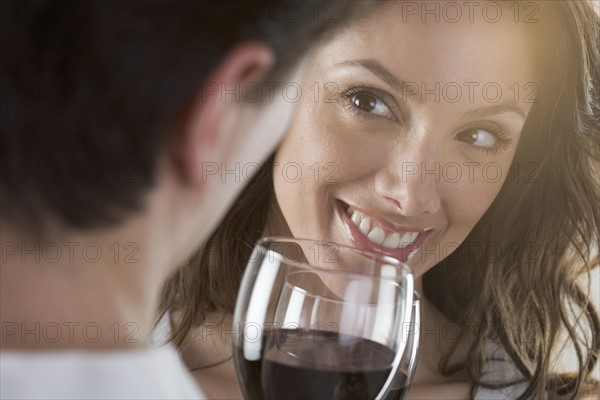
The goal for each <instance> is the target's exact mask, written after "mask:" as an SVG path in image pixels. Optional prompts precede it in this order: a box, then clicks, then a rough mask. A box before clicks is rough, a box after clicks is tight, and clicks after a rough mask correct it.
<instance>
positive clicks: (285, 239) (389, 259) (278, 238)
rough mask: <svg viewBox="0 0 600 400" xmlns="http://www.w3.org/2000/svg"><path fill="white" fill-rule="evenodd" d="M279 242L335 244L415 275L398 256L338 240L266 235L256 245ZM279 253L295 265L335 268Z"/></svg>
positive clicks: (358, 273)
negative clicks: (353, 245) (293, 258)
mask: <svg viewBox="0 0 600 400" xmlns="http://www.w3.org/2000/svg"><path fill="white" fill-rule="evenodd" d="M277 242H281V243H298V242H302V243H320V244H323V245H333V246H336V249H343V250H346V251H349V252H352V253H356V254H360V255H362V256H365V257H370V258H372V259H373V260H374V261H376V262H380V263H381V264H387V265H392V266H394V267H396V268H397V269H399V270H401V271H402V273H403V275H409V276H413V272H412V269H411V268H410V266H408V264H406V263H404V262H402V261H400V260H398V259H397V258H394V257H391V256H387V255H385V254H380V253H377V252H375V251H371V250H365V249H359V248H357V247H352V246H347V245H344V244H340V243H337V242H333V241H325V240H318V239H306V238H295V237H291V236H264V237H262V238H260V239H259V240H258V241H257V242H256V244H255V246H256V247H260V248H261V249H263V250H265V251H268V250H271V251H273V250H272V249H269V248H268V247H266V246H265V244H267V243H277ZM277 254H279V255H281V256H282V257H283V258H284V260H285V261H286V262H288V263H290V264H294V265H298V266H305V267H309V268H317V269H319V270H323V271H329V272H333V270H328V269H326V268H323V267H319V266H315V265H312V264H310V263H308V262H305V261H298V260H293V261H291V262H290V261H288V260H287V259H285V256H284V255H283V254H281V253H277ZM336 272H337V273H349V274H357V275H371V276H372V274H369V273H368V272H366V271H365V272H362V271H342V270H337V271H336Z"/></svg>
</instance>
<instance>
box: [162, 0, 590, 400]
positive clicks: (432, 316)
mask: <svg viewBox="0 0 600 400" xmlns="http://www.w3.org/2000/svg"><path fill="white" fill-rule="evenodd" d="M409 3H414V4H413V5H419V6H424V4H422V3H421V2H409ZM490 4H496V5H497V3H490ZM500 4H502V8H499V10H501V11H500V15H502V10H504V11H505V14H504V15H505V17H504V18H496V17H494V18H491V17H490V15H489V14H483V16H481V17H480V18H478V17H477V16H478V14H477V13H474V14H469V13H468V12H467V11H468V10H463V11H464V12H463V13H462V15H463V16H465V17H464V18H463V19H459V20H456V19H453V20H452V21H447V20H445V19H444V18H439V19H438V18H435V15H434V16H431V18H427V15H425V17H424V18H423V16H420V15H415V14H413V13H412V11H411V12H410V13H408V12H407V11H409V9H408V8H407V7H406V2H384V3H382V5H381V6H380V7H379V8H378V9H377V10H376V12H375V13H374V14H372V15H369V16H368V17H367V18H364V19H362V20H360V21H359V22H357V23H356V24H354V25H353V26H349V27H347V28H346V29H345V30H344V31H342V32H340V33H339V34H338V35H336V36H335V37H334V38H333V39H332V40H331V41H329V42H328V43H326V44H325V45H323V46H322V47H321V48H320V49H319V50H318V52H316V53H315V55H314V56H313V57H312V59H311V60H310V62H309V63H308V64H307V67H306V79H305V82H306V84H305V86H304V87H302V93H304V95H303V96H302V97H301V98H300V100H299V102H298V106H297V109H296V114H295V115H294V118H293V120H292V123H291V125H290V127H289V131H288V134H287V136H286V137H285V139H284V140H283V142H282V143H281V145H280V147H279V149H278V150H277V152H276V153H275V154H274V155H273V158H272V159H271V162H269V163H267V164H266V165H265V166H263V168H262V169H261V170H260V171H259V173H258V174H257V175H256V176H255V178H254V179H253V180H252V181H251V182H250V184H249V186H248V188H247V189H246V190H245V192H244V193H242V195H241V196H240V197H239V198H238V201H237V203H236V205H235V206H234V208H233V209H232V210H231V211H230V213H229V215H228V217H227V219H226V220H225V221H224V223H223V224H222V225H221V226H220V227H219V228H218V230H217V231H216V232H215V233H214V234H213V236H212V238H211V241H210V243H209V247H204V248H203V249H201V251H199V253H198V254H197V256H196V258H194V259H193V260H191V261H190V263H189V265H188V266H187V269H186V270H185V271H184V272H182V273H180V274H179V275H177V276H175V277H174V278H173V280H172V281H171V282H170V284H169V285H168V286H167V287H166V289H165V298H164V301H163V305H164V310H170V311H172V315H173V316H174V317H175V318H174V319H175V320H176V322H177V323H176V327H175V330H174V332H173V336H172V338H173V339H174V340H175V341H176V342H177V343H178V344H180V345H182V346H183V347H184V348H187V349H188V350H187V353H188V354H189V353H190V349H194V348H197V346H198V344H197V343H196V344H194V339H193V332H194V328H195V327H197V326H201V325H202V323H204V322H205V321H206V320H207V318H211V317H212V316H214V315H224V316H227V315H228V314H229V313H231V312H232V311H233V307H234V304H235V296H236V293H237V289H238V287H239V281H240V278H241V274H242V272H243V267H244V265H245V263H246V260H247V259H248V257H249V256H250V251H251V249H252V246H253V244H254V243H255V242H256V240H257V239H259V238H260V237H261V236H264V235H290V236H294V237H309V238H315V239H320V240H328V241H334V242H338V243H341V244H347V245H351V246H354V247H359V248H364V249H369V250H372V251H376V252H379V253H381V254H385V255H388V256H392V257H395V258H397V259H400V260H402V261H404V262H406V263H408V264H409V265H410V267H411V268H412V269H413V271H414V273H415V277H417V281H416V285H417V289H418V290H419V291H421V292H422V294H424V297H423V316H422V318H423V325H422V326H421V349H422V353H421V357H420V360H419V366H418V369H417V373H416V376H415V379H414V385H413V390H412V391H411V393H410V396H411V397H413V398H440V397H444V398H469V397H475V398H480V399H483V398H517V397H518V398H520V399H526V398H543V397H544V396H546V395H548V396H550V397H558V396H565V397H569V398H574V397H576V396H578V395H583V394H585V393H586V391H588V390H590V389H591V390H595V389H597V384H596V383H595V382H594V381H593V380H592V379H591V378H590V371H591V370H592V369H593V368H594V365H595V364H596V361H597V357H598V352H599V350H600V324H599V322H598V315H597V312H596V310H595V309H594V307H593V306H592V305H591V304H590V302H589V296H588V293H587V292H586V291H585V289H584V288H581V287H580V286H578V284H577V281H578V278H579V277H581V276H582V275H585V274H588V273H589V271H590V270H591V269H592V268H593V267H595V266H597V264H598V261H597V259H596V258H595V256H594V251H595V250H594V248H595V249H596V251H597V248H598V237H599V226H600V214H599V211H598V210H600V204H599V198H600V193H599V186H598V178H597V174H598V170H597V165H598V164H597V163H598V159H599V154H598V148H599V145H600V137H599V133H598V119H599V118H600V115H599V104H598V99H599V96H598V94H599V88H598V86H597V85H598V82H599V81H600V76H599V71H600V66H599V65H598V63H599V61H600V54H599V49H598V43H599V41H600V38H599V36H598V32H599V29H600V23H599V21H598V18H597V16H596V15H595V14H594V13H593V11H592V10H591V7H590V6H589V4H586V3H585V2H531V1H529V2H525V3H519V2H506V3H504V2H500ZM531 5H535V7H534V10H535V23H524V21H522V20H521V19H520V18H517V15H522V14H523V13H522V14H518V13H517V14H515V7H516V8H517V9H520V8H519V7H521V11H524V10H529V9H530V6H531ZM484 8H485V7H484ZM410 10H412V9H410ZM527 15H528V18H529V19H531V18H532V15H531V13H528V14H527ZM467 16H469V18H467ZM530 22H531V21H530ZM290 166H294V168H293V170H294V174H293V176H290ZM199 288H202V289H201V290H199ZM450 328H452V329H453V330H452V334H451V335H449V332H450V331H449V329H450ZM427 332H428V333H427ZM561 333H566V335H567V338H568V340H566V341H564V340H563V341H561V340H559V337H560V335H561ZM430 335H434V339H433V340H432V338H431V337H428V336H430ZM194 346H196V347H194ZM563 346H571V347H570V348H572V349H574V352H575V353H576V354H577V359H578V366H577V369H576V371H561V370H557V369H556V368H555V365H554V360H555V357H556V355H557V353H558V352H559V351H560V349H562V348H563ZM499 358H501V362H499V360H498V359H499ZM195 360H197V359H195ZM200 362H201V361H200ZM565 372H570V374H566V373H565ZM206 376H208V375H206V374H203V373H202V372H200V373H199V374H197V378H198V379H199V380H202V379H205V378H206ZM231 379H232V380H233V379H235V378H234V377H233V376H231ZM232 382H233V381H232ZM203 387H206V385H205V384H203ZM233 396H235V394H232V393H229V397H233ZM486 396H487V397H486ZM225 397H227V396H225Z"/></svg>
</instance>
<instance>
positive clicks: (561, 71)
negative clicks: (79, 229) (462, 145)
mask: <svg viewBox="0 0 600 400" xmlns="http://www.w3.org/2000/svg"><path fill="white" fill-rule="evenodd" d="M539 6H540V10H542V11H544V12H547V14H546V15H547V16H548V17H549V18H550V19H551V22H550V23H551V24H552V29H551V30H549V31H548V32H544V34H545V35H547V36H545V44H546V45H547V47H548V48H547V49H545V50H546V51H545V52H544V53H545V59H544V70H545V71H546V75H545V76H543V77H542V78H541V80H540V82H539V84H540V85H539V87H540V96H544V101H543V102H539V103H537V104H534V106H533V107H532V109H531V112H530V114H529V116H528V118H527V121H526V124H525V127H524V129H523V134H522V135H521V141H520V143H519V147H518V149H517V152H516V154H515V158H514V161H513V165H512V166H511V171H512V172H511V174H512V175H511V177H510V178H509V179H507V180H506V182H505V184H504V185H503V187H502V189H501V191H500V193H499V195H498V196H497V198H496V199H495V201H494V202H493V204H492V205H491V207H490V208H489V210H488V211H487V212H486V213H485V214H484V216H483V217H482V218H481V220H480V221H479V222H478V224H477V225H476V227H475V228H474V229H473V231H472V232H471V233H470V234H469V236H468V237H467V238H466V240H465V241H464V242H463V243H462V244H461V246H459V247H458V248H457V249H456V251H455V252H454V253H453V254H452V256H451V257H448V258H446V259H445V260H442V261H441V262H440V263H439V264H437V265H436V266H435V267H434V268H432V269H431V270H430V271H428V272H427V273H426V274H425V275H424V292H425V296H426V297H427V298H428V300H429V301H431V302H432V303H433V305H434V306H435V307H436V308H438V309H439V310H440V311H441V312H442V313H443V314H444V315H446V316H447V317H448V318H449V319H450V320H452V321H453V322H455V323H457V324H458V325H459V326H461V327H462V330H461V337H460V338H459V340H457V341H456V342H455V343H454V345H453V348H452V349H451V350H450V352H449V353H448V354H446V355H445V356H444V357H443V358H442V360H441V363H440V366H439V367H440V370H441V372H442V373H443V374H447V375H450V374H452V373H454V372H455V371H457V370H459V369H466V370H467V371H468V373H469V374H470V376H471V379H472V380H473V382H474V383H475V384H476V385H482V386H486V387H491V388H499V387H504V386H508V385H511V384H514V383H515V382H503V383H501V384H500V383H497V382H486V381H485V380H484V379H483V378H482V375H481V369H482V365H483V364H484V363H485V362H486V355H485V352H484V344H485V342H486V340H487V339H489V338H494V339H496V342H497V343H498V344H499V345H500V346H502V348H503V349H504V350H505V351H506V353H507V355H508V357H509V358H510V361H512V363H513V364H514V365H515V366H516V368H517V369H518V370H519V371H520V373H521V374H522V376H523V380H524V381H526V382H527V389H526V390H525V392H524V393H523V394H522V395H521V396H520V397H519V399H530V398H536V399H537V398H543V397H544V393H546V392H549V393H551V394H552V395H554V396H560V397H570V398H575V397H576V396H578V395H584V394H585V393H592V392H593V391H594V390H597V389H598V384H597V382H596V381H594V380H593V379H592V378H591V375H590V373H591V371H592V369H593V368H594V366H595V365H596V363H597V360H598V356H599V352H600V323H599V319H598V313H597V311H596V309H595V308H594V306H593V305H592V304H591V303H590V296H589V287H587V288H585V287H583V286H582V285H581V284H580V278H581V277H582V275H587V276H588V278H589V274H590V271H591V270H592V268H595V267H597V266H598V256H597V252H598V248H599V246H598V242H599V237H600V183H599V182H600V179H599V178H600V172H599V170H598V166H599V162H600V133H599V121H600V50H599V48H598V46H599V43H600V36H599V31H600V21H599V18H598V16H597V15H596V14H595V13H594V11H593V9H592V8H591V6H590V4H589V3H587V2H583V1H552V2H540V3H539ZM549 100H550V101H549ZM274 199H275V194H274V189H273V182H272V164H271V163H269V162H268V163H266V164H265V165H264V167H263V168H262V169H261V170H260V171H259V173H258V174H257V175H256V176H255V177H254V178H253V179H252V181H251V182H250V184H249V186H248V187H247V188H246V190H245V191H244V192H243V193H242V194H241V195H240V196H239V198H238V199H237V201H236V203H235V204H234V206H233V208H232V209H231V210H230V212H229V214H228V215H227V217H226V219H225V220H224V221H223V223H222V224H221V226H220V227H219V228H218V229H217V230H216V231H215V232H214V234H213V235H212V237H211V238H210V240H209V241H208V242H207V243H205V245H204V246H203V247H202V248H201V249H200V250H199V251H198V252H197V254H196V255H195V256H194V257H193V258H192V259H191V260H190V262H189V263H188V264H187V265H186V266H185V268H184V269H182V270H181V271H179V272H178V273H177V274H176V275H175V276H173V278H172V279H171V280H170V281H169V282H168V283H167V285H166V286H165V290H164V297H163V301H162V310H163V311H167V310H172V311H177V312H178V321H179V323H178V325H177V326H176V327H175V329H174V331H173V332H172V340H173V341H174V342H175V343H177V344H179V345H180V344H182V343H183V341H184V339H185V338H186V335H187V334H188V333H189V331H190V329H192V328H193V327H195V326H197V325H199V324H201V323H202V322H203V321H204V320H205V318H206V317H207V315H208V314H209V313H214V312H222V313H232V312H233V309H234V306H235V298H236V295H237V291H238V288H239V284H240V280H241V276H242V274H243V271H244V266H245V263H246V261H247V259H248V258H249V257H250V253H251V250H252V247H253V245H254V243H255V242H256V241H257V240H258V239H259V238H260V237H261V235H262V232H263V229H264V227H265V224H266V223H267V215H268V213H269V210H270V209H271V208H272V207H273V202H274V201H275V200H274ZM490 247H493V248H494V249H495V251H496V253H495V255H494V256H493V257H491V256H490V255H489V254H488V253H487V252H486V249H489V248H490ZM474 321H475V322H477V323H476V324H474V323H473V322H474ZM565 331H566V335H567V339H568V340H567V342H568V343H570V344H571V346H572V348H573V351H574V354H575V356H576V357H577V360H578V370H577V372H575V373H571V374H558V373H554V372H552V360H553V356H554V353H553V352H554V351H555V350H557V349H558V348H559V347H560V346H561V344H562V343H560V342H559V339H560V335H561V334H562V333H564V332H565ZM469 338H471V339H469ZM473 338H474V340H473ZM464 343H467V344H468V346H470V351H469V353H468V357H467V359H466V361H465V362H464V364H461V365H455V364H451V363H450V361H449V360H450V359H451V356H452V355H453V354H454V353H455V352H456V351H457V350H458V348H459V347H460V345H461V344H464ZM474 387H475V386H474Z"/></svg>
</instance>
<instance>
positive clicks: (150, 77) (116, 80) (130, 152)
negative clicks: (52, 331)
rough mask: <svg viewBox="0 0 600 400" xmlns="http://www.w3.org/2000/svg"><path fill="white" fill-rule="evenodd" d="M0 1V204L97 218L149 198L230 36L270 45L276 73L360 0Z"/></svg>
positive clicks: (36, 217)
mask: <svg viewBox="0 0 600 400" xmlns="http://www.w3.org/2000/svg"><path fill="white" fill-rule="evenodd" d="M360 8H362V6H360ZM1 12H2V21H1V26H2V28H1V36H0V41H1V47H0V48H1V50H0V51H1V54H0V63H1V69H0V71H1V89H2V93H1V95H2V100H1V114H0V119H1V133H0V160H1V161H0V162H1V177H0V201H1V208H2V210H1V213H2V215H3V216H4V217H7V216H14V215H20V216H25V217H27V219H28V220H29V222H32V223H33V224H34V226H38V227H39V226H41V225H42V223H43V222H44V219H45V218H44V217H45V216H46V213H49V215H52V216H54V217H57V218H58V219H59V220H61V221H63V222H65V223H66V224H67V225H69V226H72V227H77V228H89V227H93V226H102V225H104V226H106V225H111V224H114V223H117V222H119V221H121V220H122V218H123V217H124V216H125V215H127V213H128V212H130V211H132V210H136V209H139V208H140V207H141V205H142V200H143V194H144V193H145V192H146V191H147V190H148V189H149V188H150V187H151V186H152V184H153V180H154V172H155V162H156V158H157V155H158V154H159V151H160V150H161V148H162V146H163V145H165V143H166V142H167V139H168V137H169V135H170V134H172V133H173V132H175V131H176V130H177V124H178V122H180V121H181V119H182V117H183V116H184V114H185V111H186V107H189V105H190V103H191V101H192V100H193V99H194V98H195V97H196V96H197V95H198V93H199V91H200V90H201V89H202V86H203V82H204V81H205V80H206V79H208V75H209V74H210V73H211V71H212V70H213V69H214V68H215V67H216V66H217V64H218V63H219V62H220V61H221V60H222V59H223V57H224V56H225V55H226V54H227V53H228V51H229V50H231V49H232V47H233V46H235V45H236V44H237V43H240V42H242V41H245V40H258V41H261V42H264V43H266V44H267V45H269V46H271V47H272V48H273V50H274V52H275V55H276V60H277V61H276V65H275V68H274V70H273V72H272V73H271V74H270V75H269V79H271V80H273V79H274V77H281V76H283V74H285V72H286V71H287V69H289V67H290V66H291V65H293V64H294V63H296V62H297V61H298V60H299V58H300V57H301V56H302V55H303V53H304V52H305V51H306V50H307V48H308V47H309V46H311V45H314V44H315V42H316V41H317V40H319V39H320V38H321V37H322V36H323V35H324V34H325V33H327V32H330V31H332V30H333V29H334V28H336V26H338V25H340V23H341V22H342V21H345V20H347V19H348V18H350V16H351V15H355V14H357V13H358V12H359V3H358V2H354V1H306V0H301V1H300V0H296V1H288V0H280V1H258V0H251V1H243V0H239V1H227V0H225V1H223V0H219V1H176V2H167V1H137V2H108V1H84V2H76V3H73V2H67V1H36V2H15V3H5V2H3V3H2V10H1Z"/></svg>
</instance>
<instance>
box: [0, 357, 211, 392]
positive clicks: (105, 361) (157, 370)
mask: <svg viewBox="0 0 600 400" xmlns="http://www.w3.org/2000/svg"><path fill="white" fill-rule="evenodd" d="M0 398H2V399H92V398H93V399H117V398H118V399H203V398H204V396H203V395H202V392H201V391H200V389H199V388H198V386H197V384H196V382H195V381H194V379H193V378H192V376H191V375H190V373H189V372H188V371H187V369H186V368H185V366H184V364H183V363H182V361H181V359H180V358H179V355H178V354H177V351H176V350H175V348H174V347H173V346H172V345H164V346H160V347H148V348H145V349H139V350H114V351H87V350H60V351H51V350H48V351H14V350H3V351H1V352H0Z"/></svg>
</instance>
